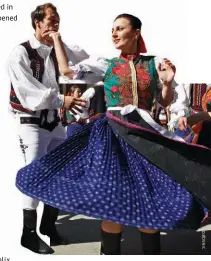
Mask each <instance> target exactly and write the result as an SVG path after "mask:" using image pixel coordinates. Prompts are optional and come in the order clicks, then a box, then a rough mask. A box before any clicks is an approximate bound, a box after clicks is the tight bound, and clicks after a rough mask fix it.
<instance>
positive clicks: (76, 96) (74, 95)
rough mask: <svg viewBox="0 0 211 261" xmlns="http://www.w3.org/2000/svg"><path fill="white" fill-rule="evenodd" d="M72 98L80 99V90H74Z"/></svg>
mask: <svg viewBox="0 0 211 261" xmlns="http://www.w3.org/2000/svg"><path fill="white" fill-rule="evenodd" d="M73 97H74V98H80V97H81V90H80V89H79V88H77V89H75V91H74V93H73Z"/></svg>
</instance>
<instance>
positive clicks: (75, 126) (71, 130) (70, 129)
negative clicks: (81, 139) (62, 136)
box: [67, 123, 83, 137]
mask: <svg viewBox="0 0 211 261" xmlns="http://www.w3.org/2000/svg"><path fill="white" fill-rule="evenodd" d="M82 126H83V125H82V124H79V123H71V124H69V125H68V126H67V137H70V136H72V135H73V134H75V133H77V132H78V131H79V130H80V128H81V127H82Z"/></svg>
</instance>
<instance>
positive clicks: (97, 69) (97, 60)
mask: <svg viewBox="0 0 211 261" xmlns="http://www.w3.org/2000/svg"><path fill="white" fill-rule="evenodd" d="M69 67H70V69H71V70H72V71H74V73H75V76H74V78H73V79H74V80H75V79H77V80H80V79H84V80H86V78H87V77H89V75H90V74H92V75H94V76H96V77H100V79H103V77H104V75H105V73H106V71H107V69H108V60H107V59H106V58H104V57H96V56H90V57H89V58H88V59H86V60H83V61H81V62H80V63H78V64H76V65H74V66H71V65H69Z"/></svg>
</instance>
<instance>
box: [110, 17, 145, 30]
mask: <svg viewBox="0 0 211 261" xmlns="http://www.w3.org/2000/svg"><path fill="white" fill-rule="evenodd" d="M119 18H126V19H128V20H129V21H130V24H131V26H132V28H133V29H134V30H136V29H141V26H142V23H141V20H140V19H138V18H137V17H136V16H134V15H131V14H120V15H118V16H117V17H116V18H115V20H114V21H116V20H117V19H119Z"/></svg>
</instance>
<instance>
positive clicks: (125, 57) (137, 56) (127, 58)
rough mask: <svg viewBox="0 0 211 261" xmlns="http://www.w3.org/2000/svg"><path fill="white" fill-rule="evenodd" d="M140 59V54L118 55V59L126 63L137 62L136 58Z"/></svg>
mask: <svg viewBox="0 0 211 261" xmlns="http://www.w3.org/2000/svg"><path fill="white" fill-rule="evenodd" d="M140 57H141V54H132V55H131V54H123V53H121V54H120V58H121V59H123V60H127V61H130V60H133V61H135V60H137V59H138V58H140Z"/></svg>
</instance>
